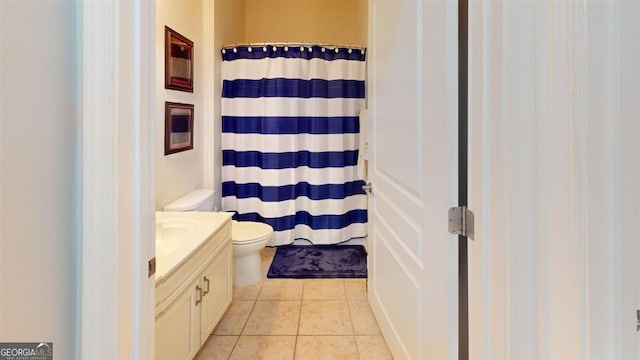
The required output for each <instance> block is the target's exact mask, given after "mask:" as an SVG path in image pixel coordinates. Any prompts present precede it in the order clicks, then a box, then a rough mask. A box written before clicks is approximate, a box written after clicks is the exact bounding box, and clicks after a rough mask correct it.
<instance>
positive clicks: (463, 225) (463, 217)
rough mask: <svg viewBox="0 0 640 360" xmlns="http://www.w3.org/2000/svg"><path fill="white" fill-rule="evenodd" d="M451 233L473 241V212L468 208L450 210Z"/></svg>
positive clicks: (460, 207) (461, 207) (459, 207)
mask: <svg viewBox="0 0 640 360" xmlns="http://www.w3.org/2000/svg"><path fill="white" fill-rule="evenodd" d="M449 233H451V234H456V235H462V236H466V237H468V238H471V239H473V212H472V211H471V210H469V209H468V208H467V207H466V206H457V207H452V208H450V209H449Z"/></svg>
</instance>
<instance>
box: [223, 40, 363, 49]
mask: <svg viewBox="0 0 640 360" xmlns="http://www.w3.org/2000/svg"><path fill="white" fill-rule="evenodd" d="M238 46H294V47H297V46H305V47H309V46H323V47H326V48H329V49H335V48H341V47H343V48H349V49H358V50H366V49H367V48H366V46H362V45H345V44H327V43H310V42H271V43H269V42H250V43H238V44H231V45H222V48H223V49H232V48H234V47H238Z"/></svg>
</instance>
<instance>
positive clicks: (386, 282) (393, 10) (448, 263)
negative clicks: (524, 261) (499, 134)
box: [368, 0, 458, 359]
mask: <svg viewBox="0 0 640 360" xmlns="http://www.w3.org/2000/svg"><path fill="white" fill-rule="evenodd" d="M369 4H370V6H369V27H370V28H369V51H368V69H369V74H368V102H369V119H370V122H371V123H370V138H369V144H370V145H369V153H370V166H369V179H370V181H371V183H372V186H373V191H372V195H371V196H370V198H369V201H370V202H369V204H370V205H369V219H370V224H371V226H370V234H369V253H370V254H369V255H370V256H369V262H370V273H369V302H370V304H371V306H372V308H373V311H374V313H375V315H376V318H377V320H378V323H379V324H380V327H381V329H382V332H383V335H384V336H385V339H386V341H387V344H388V345H389V348H390V350H391V352H392V353H393V355H394V357H395V358H396V359H455V358H457V352H458V342H457V340H458V333H457V331H458V324H457V319H458V288H457V286H458V260H457V237H456V236H452V235H449V234H448V233H447V209H448V208H449V207H450V206H455V205H456V204H457V184H458V183H457V154H458V153H457V136H458V134H457V131H458V127H457V121H458V119H457V5H456V3H455V2H452V1H446V2H445V1H409V0H406V1H397V0H396V1H389V0H372V1H370V3H369Z"/></svg>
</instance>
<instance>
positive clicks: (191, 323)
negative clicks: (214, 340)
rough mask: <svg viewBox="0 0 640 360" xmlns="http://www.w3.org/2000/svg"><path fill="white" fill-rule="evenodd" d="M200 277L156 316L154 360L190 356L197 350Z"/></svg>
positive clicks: (198, 340)
mask: <svg viewBox="0 0 640 360" xmlns="http://www.w3.org/2000/svg"><path fill="white" fill-rule="evenodd" d="M199 285H200V279H199V278H197V279H196V280H194V281H193V282H192V283H191V284H190V285H189V287H188V288H187V289H185V291H184V292H183V293H182V294H181V295H180V296H179V297H178V298H176V300H175V301H174V302H173V303H172V304H171V305H169V307H168V308H167V309H166V310H165V311H164V312H163V313H162V314H160V315H159V316H158V317H156V360H164V359H166V360H181V359H192V358H193V357H194V356H195V355H196V353H197V352H198V350H199V349H200V307H201V305H202V304H200V305H196V301H198V299H201V296H202V294H201V293H200V291H201V290H200V291H199V290H197V289H196V287H197V286H199Z"/></svg>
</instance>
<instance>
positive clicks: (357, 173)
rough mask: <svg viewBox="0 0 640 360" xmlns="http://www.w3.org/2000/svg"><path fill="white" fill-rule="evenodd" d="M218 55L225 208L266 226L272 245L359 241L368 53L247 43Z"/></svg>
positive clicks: (349, 48) (362, 232) (362, 233)
mask: <svg viewBox="0 0 640 360" xmlns="http://www.w3.org/2000/svg"><path fill="white" fill-rule="evenodd" d="M220 55H221V57H222V65H221V73H222V100H221V129H222V136H221V153H222V210H224V211H231V212H234V213H235V215H234V218H235V219H236V220H239V221H258V222H263V223H266V224H269V225H270V226H271V227H272V228H273V229H274V236H273V238H272V239H271V241H270V243H269V245H270V246H280V245H288V244H291V243H294V241H295V242H297V243H300V242H302V243H303V244H313V245H329V244H338V243H344V242H347V241H349V240H354V239H364V238H365V237H366V234H367V231H366V227H367V209H366V205H367V199H366V193H365V192H364V190H363V185H364V184H365V181H364V178H365V164H364V156H359V155H362V150H363V149H360V148H361V147H362V146H361V144H363V143H364V141H363V140H364V139H362V138H361V136H362V135H361V134H360V128H361V124H360V121H361V119H360V116H359V115H360V112H361V111H362V110H363V109H364V108H365V77H366V49H365V48H364V47H361V46H360V47H356V46H347V45H328V44H325V45H322V44H311V43H279V44H278V43H251V44H241V45H233V46H225V47H223V49H222V50H221V54H220Z"/></svg>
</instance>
